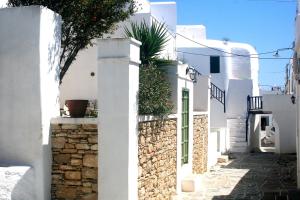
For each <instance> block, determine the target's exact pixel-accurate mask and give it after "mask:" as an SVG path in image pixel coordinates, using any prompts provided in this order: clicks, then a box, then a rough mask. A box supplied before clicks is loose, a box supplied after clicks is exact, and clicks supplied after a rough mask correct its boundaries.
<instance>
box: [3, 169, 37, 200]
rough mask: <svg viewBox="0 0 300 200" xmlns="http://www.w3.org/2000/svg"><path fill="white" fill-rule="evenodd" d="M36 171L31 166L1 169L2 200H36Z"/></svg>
mask: <svg viewBox="0 0 300 200" xmlns="http://www.w3.org/2000/svg"><path fill="white" fill-rule="evenodd" d="M34 179H35V177H34V170H33V168H31V167H29V166H1V167H0V180H1V181H0V199H3V200H6V199H7V200H8V199H11V200H29V199H36V198H35V192H34Z"/></svg>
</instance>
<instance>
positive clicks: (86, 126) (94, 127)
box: [82, 124, 98, 130]
mask: <svg viewBox="0 0 300 200" xmlns="http://www.w3.org/2000/svg"><path fill="white" fill-rule="evenodd" d="M82 128H83V129H87V130H97V129H98V126H97V124H82Z"/></svg>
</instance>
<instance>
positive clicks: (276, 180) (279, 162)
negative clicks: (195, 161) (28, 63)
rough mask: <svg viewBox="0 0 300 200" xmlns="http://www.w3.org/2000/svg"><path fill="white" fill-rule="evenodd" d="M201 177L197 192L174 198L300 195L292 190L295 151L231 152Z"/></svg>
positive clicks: (243, 199) (251, 199) (250, 199)
mask: <svg viewBox="0 0 300 200" xmlns="http://www.w3.org/2000/svg"><path fill="white" fill-rule="evenodd" d="M231 157H232V158H233V159H231V160H230V161H229V162H228V163H226V164H223V165H217V166H215V167H214V169H212V170H211V171H210V172H207V173H205V174H203V175H202V177H201V180H202V181H201V185H202V186H201V188H197V192H194V193H184V194H182V196H180V197H177V198H175V199H176V200H177V199H178V200H179V199H180V200H210V199H211V200H225V199H226V200H227V199H228V200H229V199H230V200H233V199H234V200H259V199H263V200H275V199H288V200H294V199H295V200H296V199H300V192H298V191H297V190H296V187H297V184H296V170H297V166H296V155H284V154H283V155H276V154H272V153H251V154H234V155H231Z"/></svg>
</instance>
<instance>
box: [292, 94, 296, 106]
mask: <svg viewBox="0 0 300 200" xmlns="http://www.w3.org/2000/svg"><path fill="white" fill-rule="evenodd" d="M291 101H292V103H293V104H295V103H296V97H295V96H294V95H292V96H291Z"/></svg>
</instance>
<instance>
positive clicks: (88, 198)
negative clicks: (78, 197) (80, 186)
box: [82, 193, 98, 200]
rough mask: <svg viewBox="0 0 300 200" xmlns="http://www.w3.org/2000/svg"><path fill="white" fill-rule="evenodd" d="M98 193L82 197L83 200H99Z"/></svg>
mask: <svg viewBox="0 0 300 200" xmlns="http://www.w3.org/2000/svg"><path fill="white" fill-rule="evenodd" d="M97 198H98V197H97V193H92V194H87V195H85V196H83V197H82V200H97Z"/></svg>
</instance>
